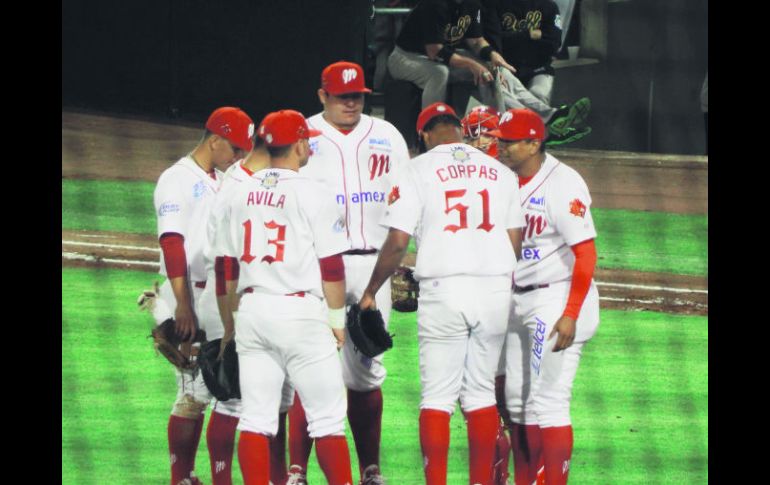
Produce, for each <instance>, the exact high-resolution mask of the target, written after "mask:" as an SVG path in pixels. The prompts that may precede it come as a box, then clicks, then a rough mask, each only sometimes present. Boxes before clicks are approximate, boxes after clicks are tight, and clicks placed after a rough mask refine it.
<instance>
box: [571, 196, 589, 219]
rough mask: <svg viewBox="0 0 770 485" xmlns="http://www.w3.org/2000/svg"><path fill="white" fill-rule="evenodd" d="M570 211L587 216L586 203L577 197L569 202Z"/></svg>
mask: <svg viewBox="0 0 770 485" xmlns="http://www.w3.org/2000/svg"><path fill="white" fill-rule="evenodd" d="M569 213H570V214H572V215H573V216H578V217H585V215H586V205H585V204H584V203H583V202H581V201H580V199H575V200H573V201H572V202H570V203H569Z"/></svg>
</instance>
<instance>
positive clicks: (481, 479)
mask: <svg viewBox="0 0 770 485" xmlns="http://www.w3.org/2000/svg"><path fill="white" fill-rule="evenodd" d="M465 417H466V418H467V420H468V452H469V453H470V463H469V465H470V482H471V483H491V482H492V473H493V471H494V466H495V447H496V445H497V428H498V423H499V422H500V416H499V415H498V414H497V408H496V407H495V406H489V407H487V408H482V409H477V410H475V411H471V412H469V413H466V414H465Z"/></svg>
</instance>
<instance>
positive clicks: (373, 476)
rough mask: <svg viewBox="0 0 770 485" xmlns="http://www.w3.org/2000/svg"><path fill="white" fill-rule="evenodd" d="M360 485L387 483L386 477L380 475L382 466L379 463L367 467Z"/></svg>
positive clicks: (382, 484) (383, 484)
mask: <svg viewBox="0 0 770 485" xmlns="http://www.w3.org/2000/svg"><path fill="white" fill-rule="evenodd" d="M359 485H385V479H384V478H383V477H382V475H380V467H379V466H377V465H369V466H368V467H366V468H365V469H364V476H363V478H361V482H360V483H359Z"/></svg>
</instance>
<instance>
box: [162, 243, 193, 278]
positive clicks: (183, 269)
mask: <svg viewBox="0 0 770 485" xmlns="http://www.w3.org/2000/svg"><path fill="white" fill-rule="evenodd" d="M160 248H161V250H162V251H163V261H164V262H165V263H166V276H168V278H169V279H171V278H177V277H179V276H185V275H186V274H187V254H186V253H185V251H184V236H182V235H181V234H178V233H176V232H164V233H163V234H162V235H161V236H160Z"/></svg>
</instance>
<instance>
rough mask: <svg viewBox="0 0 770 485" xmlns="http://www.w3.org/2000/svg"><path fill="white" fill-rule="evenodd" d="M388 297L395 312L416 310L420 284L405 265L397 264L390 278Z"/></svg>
mask: <svg viewBox="0 0 770 485" xmlns="http://www.w3.org/2000/svg"><path fill="white" fill-rule="evenodd" d="M390 295H391V296H390V299H391V301H392V302H393V309H394V310H396V311H397V312H416V311H417V298H418V297H419V296H420V284H419V283H418V282H417V281H416V280H415V279H414V272H413V271H412V270H411V269H410V268H407V267H406V266H399V267H398V268H397V269H396V272H395V273H393V276H392V277H391V278H390Z"/></svg>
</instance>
